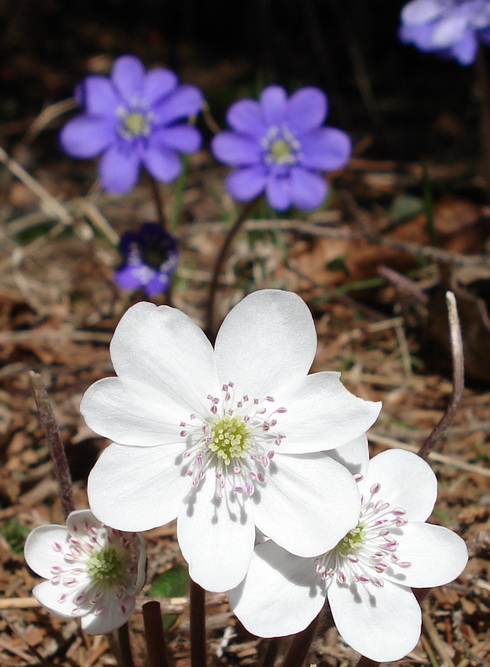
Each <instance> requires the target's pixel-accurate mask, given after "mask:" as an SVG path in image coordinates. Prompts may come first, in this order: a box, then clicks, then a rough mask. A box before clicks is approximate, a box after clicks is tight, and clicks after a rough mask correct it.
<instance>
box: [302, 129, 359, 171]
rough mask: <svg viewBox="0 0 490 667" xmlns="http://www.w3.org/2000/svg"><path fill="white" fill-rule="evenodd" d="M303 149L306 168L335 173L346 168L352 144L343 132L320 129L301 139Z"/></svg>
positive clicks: (303, 160) (303, 163)
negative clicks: (336, 170) (335, 170)
mask: <svg viewBox="0 0 490 667" xmlns="http://www.w3.org/2000/svg"><path fill="white" fill-rule="evenodd" d="M301 149H302V153H303V158H302V160H301V164H302V165H303V166H304V167H307V168H308V169H321V170H322V171H333V170H334V169H341V168H342V167H345V165H346V164H347V162H348V161H349V158H350V155H351V152H352V144H351V140H350V139H349V137H348V136H347V134H346V133H345V132H342V130H337V129H336V128H334V127H320V128H318V129H317V130H312V131H311V132H308V133H307V134H304V135H303V136H302V137H301Z"/></svg>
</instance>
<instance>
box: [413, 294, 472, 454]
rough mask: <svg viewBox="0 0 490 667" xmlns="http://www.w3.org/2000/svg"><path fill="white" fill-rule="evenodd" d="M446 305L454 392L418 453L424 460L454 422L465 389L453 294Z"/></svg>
mask: <svg viewBox="0 0 490 667" xmlns="http://www.w3.org/2000/svg"><path fill="white" fill-rule="evenodd" d="M446 303H447V311H448V319H449V337H450V341H451V356H452V361H453V391H452V393H451V398H450V399H449V404H448V406H447V408H446V411H445V412H444V414H443V416H442V417H441V420H440V421H439V422H438V423H437V424H436V425H435V426H434V428H433V429H432V432H431V433H430V435H429V437H428V438H427V440H426V441H425V442H424V444H423V445H422V447H421V448H420V449H419V451H418V455H419V456H420V457H422V458H423V459H424V460H426V459H427V457H428V456H429V453H430V451H431V450H432V449H433V448H434V446H435V444H436V443H437V442H438V441H439V440H440V439H441V438H442V437H443V435H444V433H445V432H446V430H447V428H448V427H449V425H450V424H451V422H452V421H453V419H454V417H455V415H456V412H457V411H458V408H459V406H460V405H461V401H462V399H463V389H464V356H463V339H462V337H461V327H460V324H459V317H458V309H457V306H456V298H455V296H454V294H453V292H446Z"/></svg>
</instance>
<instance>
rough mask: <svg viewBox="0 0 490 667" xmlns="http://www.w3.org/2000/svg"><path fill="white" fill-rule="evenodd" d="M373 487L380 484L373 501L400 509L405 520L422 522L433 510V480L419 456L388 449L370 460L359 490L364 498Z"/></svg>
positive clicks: (432, 474)
mask: <svg viewBox="0 0 490 667" xmlns="http://www.w3.org/2000/svg"><path fill="white" fill-rule="evenodd" d="M373 484H380V485H381V489H380V491H379V493H378V494H377V496H376V498H377V499H379V500H381V499H382V500H383V501H384V502H387V503H390V505H391V506H392V507H403V509H405V510H406V512H407V513H406V515H405V518H406V519H408V520H409V521H425V520H426V519H427V517H428V516H429V515H430V513H431V512H432V510H433V508H434V503H435V502H436V497H437V479H436V476H435V475H434V473H433V471H432V469H431V467H430V466H429V464H428V463H426V462H425V461H424V460H423V459H421V458H420V456H417V454H413V453H412V452H406V451H404V450H403V449H390V450H388V451H386V452H382V453H381V454H378V455H377V456H375V457H374V458H372V459H371V461H370V463H369V468H368V471H367V474H366V477H365V480H364V482H362V483H361V485H360V488H361V489H362V492H363V493H364V494H365V495H367V494H368V493H369V489H370V488H371V487H372V485H373Z"/></svg>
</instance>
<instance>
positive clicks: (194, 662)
mask: <svg viewBox="0 0 490 667" xmlns="http://www.w3.org/2000/svg"><path fill="white" fill-rule="evenodd" d="M190 598H191V600H190V602H191V611H190V619H191V667H206V663H207V660H206V620H205V616H204V611H205V593H204V590H203V589H202V588H201V587H200V586H199V584H196V583H195V582H194V581H191V592H190Z"/></svg>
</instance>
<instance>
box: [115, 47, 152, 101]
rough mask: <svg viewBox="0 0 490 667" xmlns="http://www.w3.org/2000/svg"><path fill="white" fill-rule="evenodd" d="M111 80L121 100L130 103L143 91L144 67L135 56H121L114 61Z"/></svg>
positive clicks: (137, 98)
mask: <svg viewBox="0 0 490 667" xmlns="http://www.w3.org/2000/svg"><path fill="white" fill-rule="evenodd" d="M111 78H112V82H113V83H114V85H115V87H116V88H117V90H118V92H119V94H120V95H121V97H122V98H123V100H124V101H125V102H126V103H127V104H129V105H132V104H134V103H135V102H136V101H138V100H139V99H140V97H141V93H142V92H143V86H144V82H145V69H144V67H143V63H142V62H141V60H140V59H139V58H136V56H121V57H120V58H117V60H115V61H114V65H113V66H112V71H111Z"/></svg>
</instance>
